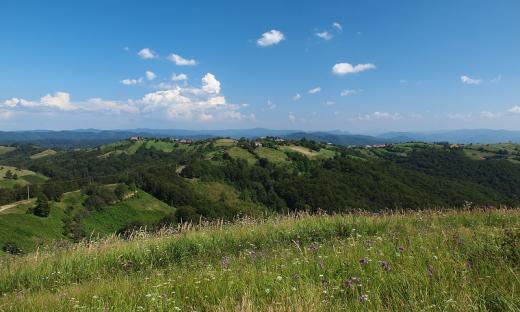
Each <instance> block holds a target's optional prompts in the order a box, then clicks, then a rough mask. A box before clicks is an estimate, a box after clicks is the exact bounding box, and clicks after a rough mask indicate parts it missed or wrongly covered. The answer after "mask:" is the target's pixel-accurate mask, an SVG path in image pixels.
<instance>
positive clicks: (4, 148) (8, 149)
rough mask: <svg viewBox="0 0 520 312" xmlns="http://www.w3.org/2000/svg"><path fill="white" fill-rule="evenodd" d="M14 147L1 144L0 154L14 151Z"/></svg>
mask: <svg viewBox="0 0 520 312" xmlns="http://www.w3.org/2000/svg"><path fill="white" fill-rule="evenodd" d="M15 149H16V148H15V147H12V146H2V145H0V155H2V154H7V153H9V152H12V151H14V150H15Z"/></svg>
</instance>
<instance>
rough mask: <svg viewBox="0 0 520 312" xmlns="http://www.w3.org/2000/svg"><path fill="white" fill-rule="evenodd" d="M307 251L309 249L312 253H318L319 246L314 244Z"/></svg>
mask: <svg viewBox="0 0 520 312" xmlns="http://www.w3.org/2000/svg"><path fill="white" fill-rule="evenodd" d="M307 249H309V251H310V252H316V251H318V244H316V243H312V244H310V245H309V247H308V248H307Z"/></svg>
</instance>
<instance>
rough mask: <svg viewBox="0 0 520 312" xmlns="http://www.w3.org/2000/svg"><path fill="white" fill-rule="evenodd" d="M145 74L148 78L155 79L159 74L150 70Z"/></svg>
mask: <svg viewBox="0 0 520 312" xmlns="http://www.w3.org/2000/svg"><path fill="white" fill-rule="evenodd" d="M144 74H145V76H146V79H148V80H154V79H155V78H156V77H157V75H156V74H155V73H154V72H153V71H149V70H147V71H146V72H145V73H144Z"/></svg>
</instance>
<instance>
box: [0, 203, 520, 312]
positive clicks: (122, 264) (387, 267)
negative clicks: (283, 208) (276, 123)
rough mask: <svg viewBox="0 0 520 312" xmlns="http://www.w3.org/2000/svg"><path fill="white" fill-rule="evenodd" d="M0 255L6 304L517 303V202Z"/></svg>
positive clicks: (140, 236)
mask: <svg viewBox="0 0 520 312" xmlns="http://www.w3.org/2000/svg"><path fill="white" fill-rule="evenodd" d="M189 228H190V227H189V226H188V225H182V226H181V225H179V227H178V228H177V229H173V231H172V230H165V231H163V232H160V233H158V234H154V235H148V234H145V233H136V234H135V236H134V238H133V239H131V240H129V241H124V240H120V239H118V238H116V237H113V238H111V239H108V240H104V241H101V242H97V243H90V244H82V245H77V246H74V247H71V248H70V249H58V250H50V251H44V252H40V253H37V254H29V255H27V256H22V257H4V258H0V259H1V260H0V293H1V294H3V296H0V310H5V311H24V310H41V311H72V310H86V311H94V310H96V311H97V310H110V311H176V310H180V311H367V310H371V311H421V310H422V311H426V310H428V311H518V310H519V309H520V280H519V274H520V267H519V263H520V248H519V243H520V242H519V238H520V212H519V211H518V210H491V211H461V212H455V211H448V212H431V211H424V212H417V213H408V214H381V215H364V214H359V215H345V216H339V215H338V216H314V217H312V216H307V215H300V216H292V217H279V218H274V219H266V220H256V221H254V220H243V221H241V222H238V223H236V224H231V225H222V224H215V225H213V226H208V227H201V228H194V229H192V230H190V229H189Z"/></svg>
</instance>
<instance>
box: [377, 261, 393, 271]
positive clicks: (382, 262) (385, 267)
mask: <svg viewBox="0 0 520 312" xmlns="http://www.w3.org/2000/svg"><path fill="white" fill-rule="evenodd" d="M379 264H380V265H381V267H382V268H383V270H385V272H390V271H392V268H391V267H390V264H388V262H387V261H384V260H383V261H379Z"/></svg>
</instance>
